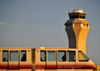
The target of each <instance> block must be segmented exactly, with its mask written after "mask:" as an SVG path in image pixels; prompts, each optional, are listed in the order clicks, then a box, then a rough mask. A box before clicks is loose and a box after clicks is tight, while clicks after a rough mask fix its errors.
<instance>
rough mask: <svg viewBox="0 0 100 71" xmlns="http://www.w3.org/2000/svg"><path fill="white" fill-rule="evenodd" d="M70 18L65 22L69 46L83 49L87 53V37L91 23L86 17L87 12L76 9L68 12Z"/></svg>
mask: <svg viewBox="0 0 100 71" xmlns="http://www.w3.org/2000/svg"><path fill="white" fill-rule="evenodd" d="M68 15H69V20H68V21H67V22H66V23H65V26H66V28H65V30H66V33H67V35H68V39H69V48H78V49H81V50H82V51H83V52H84V53H85V54H86V38H87V34H88V31H89V27H90V23H89V22H88V21H87V20H86V19H85V16H86V12H83V10H82V9H75V10H72V12H70V13H68Z"/></svg>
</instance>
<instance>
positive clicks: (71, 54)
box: [67, 51, 76, 61]
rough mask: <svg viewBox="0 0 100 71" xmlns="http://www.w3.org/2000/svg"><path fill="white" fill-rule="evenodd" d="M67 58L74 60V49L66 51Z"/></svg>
mask: <svg viewBox="0 0 100 71" xmlns="http://www.w3.org/2000/svg"><path fill="white" fill-rule="evenodd" d="M67 58H68V61H76V54H75V51H68V52H67Z"/></svg>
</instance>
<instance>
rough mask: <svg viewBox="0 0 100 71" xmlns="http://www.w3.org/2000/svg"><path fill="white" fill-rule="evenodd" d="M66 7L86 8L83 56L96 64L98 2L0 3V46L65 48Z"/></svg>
mask: <svg viewBox="0 0 100 71" xmlns="http://www.w3.org/2000/svg"><path fill="white" fill-rule="evenodd" d="M68 7H70V11H71V10H72V9H75V8H76V9H79V8H81V9H83V10H84V11H85V8H86V13H87V14H86V19H87V20H88V21H89V22H90V24H91V25H90V31H89V33H88V36H87V42H86V49H87V56H88V57H89V58H90V59H92V61H93V62H94V63H95V64H100V38H99V36H100V28H99V27H100V0H0V47H31V48H35V47H41V46H44V47H68V46H69V45H68V37H67V34H66V32H65V26H64V23H65V22H66V21H67V20H68V19H69V17H68Z"/></svg>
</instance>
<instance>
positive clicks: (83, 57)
mask: <svg viewBox="0 0 100 71" xmlns="http://www.w3.org/2000/svg"><path fill="white" fill-rule="evenodd" d="M78 59H79V61H88V60H89V58H88V57H87V56H86V55H85V54H84V53H83V52H82V51H79V52H78Z"/></svg>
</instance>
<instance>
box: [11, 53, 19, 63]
mask: <svg viewBox="0 0 100 71" xmlns="http://www.w3.org/2000/svg"><path fill="white" fill-rule="evenodd" d="M10 61H18V51H10Z"/></svg>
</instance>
